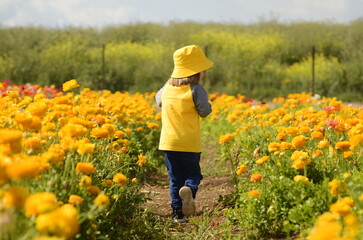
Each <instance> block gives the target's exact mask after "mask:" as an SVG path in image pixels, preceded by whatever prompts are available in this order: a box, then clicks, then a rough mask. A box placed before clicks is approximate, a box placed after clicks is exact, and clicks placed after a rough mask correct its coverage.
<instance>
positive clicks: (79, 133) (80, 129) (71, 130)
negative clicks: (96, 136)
mask: <svg viewBox="0 0 363 240" xmlns="http://www.w3.org/2000/svg"><path fill="white" fill-rule="evenodd" d="M86 133H87V128H85V127H84V126H82V125H80V124H74V123H68V124H66V125H64V126H63V127H62V128H61V129H60V130H59V136H60V137H62V138H64V137H75V138H80V137H83V136H84V135H86Z"/></svg>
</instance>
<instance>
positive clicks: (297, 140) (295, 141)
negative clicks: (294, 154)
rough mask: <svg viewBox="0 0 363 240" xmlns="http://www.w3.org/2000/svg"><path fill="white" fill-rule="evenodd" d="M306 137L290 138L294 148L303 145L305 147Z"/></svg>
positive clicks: (299, 147)
mask: <svg viewBox="0 0 363 240" xmlns="http://www.w3.org/2000/svg"><path fill="white" fill-rule="evenodd" d="M306 140H307V138H306V137H305V136H302V135H300V136H296V137H294V138H293V139H292V141H291V144H292V145H293V146H294V148H296V149H302V148H303V147H305V145H306V143H307V141H306Z"/></svg>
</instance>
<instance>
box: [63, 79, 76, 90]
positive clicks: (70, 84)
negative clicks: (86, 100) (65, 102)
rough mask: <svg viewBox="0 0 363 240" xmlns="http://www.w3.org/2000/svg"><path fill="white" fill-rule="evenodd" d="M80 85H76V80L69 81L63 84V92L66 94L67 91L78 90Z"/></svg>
mask: <svg viewBox="0 0 363 240" xmlns="http://www.w3.org/2000/svg"><path fill="white" fill-rule="evenodd" d="M79 86H80V85H79V84H78V82H77V80H76V79H71V80H69V81H67V82H65V83H63V91H64V92H67V91H69V90H72V89H74V88H78V87H79Z"/></svg>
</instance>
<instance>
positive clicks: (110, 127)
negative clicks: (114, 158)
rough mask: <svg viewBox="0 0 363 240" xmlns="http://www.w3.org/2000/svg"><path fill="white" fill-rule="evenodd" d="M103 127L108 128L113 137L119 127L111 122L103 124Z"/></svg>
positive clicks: (110, 135) (109, 134)
mask: <svg viewBox="0 0 363 240" xmlns="http://www.w3.org/2000/svg"><path fill="white" fill-rule="evenodd" d="M101 128H103V129H106V130H107V132H108V136H109V137H113V136H114V135H115V133H116V131H117V127H116V126H115V125H113V124H109V123H106V124H103V125H102V127H101Z"/></svg>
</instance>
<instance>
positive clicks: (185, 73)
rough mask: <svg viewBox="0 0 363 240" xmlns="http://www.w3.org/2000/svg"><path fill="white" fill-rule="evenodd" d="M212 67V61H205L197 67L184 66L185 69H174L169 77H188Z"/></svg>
mask: <svg viewBox="0 0 363 240" xmlns="http://www.w3.org/2000/svg"><path fill="white" fill-rule="evenodd" d="M213 65H214V63H213V62H212V61H210V60H209V59H205V60H204V61H203V62H200V63H198V65H194V66H186V67H174V70H173V72H172V74H171V77H172V78H185V77H190V76H193V75H195V74H197V73H200V72H203V71H205V70H207V69H209V68H211V67H212V66H213Z"/></svg>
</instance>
